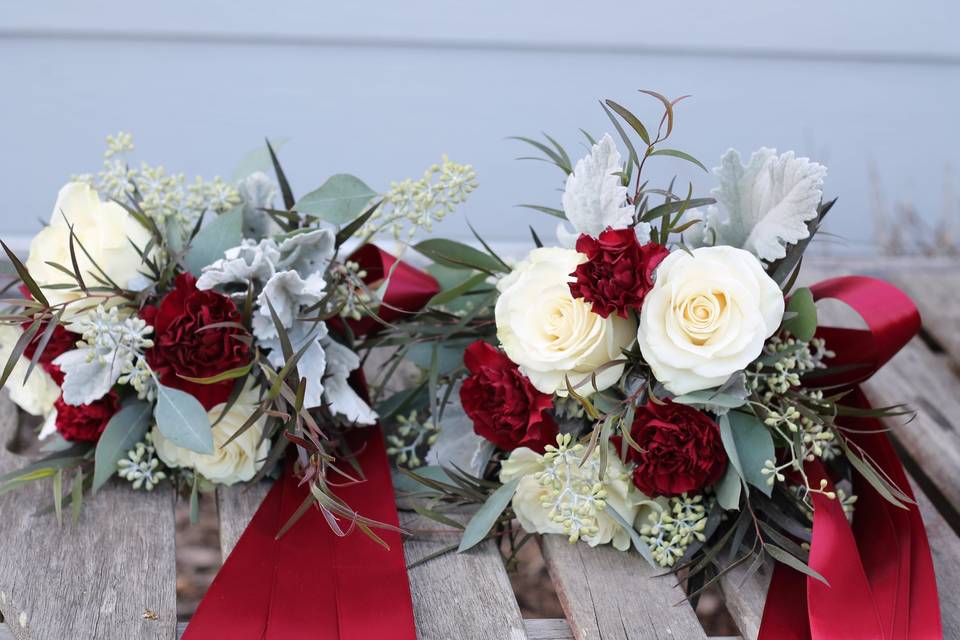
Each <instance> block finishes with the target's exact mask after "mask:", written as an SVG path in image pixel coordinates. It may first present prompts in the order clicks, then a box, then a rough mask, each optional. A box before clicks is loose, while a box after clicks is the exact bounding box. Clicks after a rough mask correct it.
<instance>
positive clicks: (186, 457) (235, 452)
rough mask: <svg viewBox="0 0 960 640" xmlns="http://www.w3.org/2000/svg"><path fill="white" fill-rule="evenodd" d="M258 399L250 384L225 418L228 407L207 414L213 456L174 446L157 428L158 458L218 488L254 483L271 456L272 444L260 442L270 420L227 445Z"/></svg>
mask: <svg viewBox="0 0 960 640" xmlns="http://www.w3.org/2000/svg"><path fill="white" fill-rule="evenodd" d="M258 399H259V392H258V391H257V389H256V387H254V386H253V385H252V384H251V383H249V382H248V383H247V386H246V387H245V388H244V390H243V392H241V394H240V396H239V397H238V398H237V401H236V402H234V403H233V406H231V407H230V410H229V411H227V413H226V415H224V416H223V418H220V414H221V413H223V408H224V406H225V404H218V405H217V406H215V407H213V408H212V409H210V411H208V412H207V417H208V418H209V419H210V424H211V425H212V429H213V453H212V454H209V455H208V454H202V453H196V452H194V451H191V450H189V449H185V448H183V447H179V446H177V445H175V444H173V443H172V442H170V440H168V439H167V438H165V437H164V435H163V434H162V433H161V432H160V429H158V428H157V427H154V428H153V431H152V432H151V434H152V437H153V446H154V447H155V448H156V450H157V455H158V456H159V457H160V459H161V460H163V463H164V464H165V465H167V466H168V467H184V468H188V469H193V470H194V471H196V472H197V473H199V474H200V475H202V476H203V477H204V478H206V479H207V480H210V481H211V482H214V483H216V484H224V485H231V484H236V483H237V482H246V481H248V480H251V479H253V476H254V475H256V473H257V471H258V470H259V469H260V467H261V466H263V462H264V460H265V459H266V457H267V454H268V453H269V452H270V441H269V440H264V441H263V442H260V440H261V436H262V435H263V427H264V424H265V423H266V416H261V417H260V418H259V419H257V421H256V422H254V423H253V425H251V426H250V427H249V428H248V429H247V430H246V431H244V432H243V433H242V434H240V435H239V436H237V438H236V439H235V440H233V441H232V442H231V443H230V444H228V445H226V446H223V445H224V443H225V442H226V441H227V440H228V439H230V437H231V436H232V435H233V434H234V433H236V431H237V429H239V428H240V427H241V426H243V424H244V422H246V420H247V418H249V417H250V416H251V415H252V414H253V412H254V410H255V409H256V407H257V404H258ZM218 419H220V421H219V422H217V420H218Z"/></svg>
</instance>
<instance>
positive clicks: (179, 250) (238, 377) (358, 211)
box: [0, 134, 476, 637]
mask: <svg viewBox="0 0 960 640" xmlns="http://www.w3.org/2000/svg"><path fill="white" fill-rule="evenodd" d="M132 148H133V146H132V141H131V138H130V136H129V135H126V134H119V135H117V136H111V137H109V138H108V149H107V152H106V159H105V162H104V168H103V170H102V171H100V172H99V173H97V174H96V175H84V176H78V177H75V178H73V179H71V181H70V182H69V183H67V184H66V185H65V186H64V187H63V188H62V189H61V190H60V193H59V194H58V196H57V199H56V203H55V205H54V207H53V212H52V213H51V215H50V218H49V221H48V223H47V225H46V226H45V227H44V228H43V230H42V231H40V232H39V233H38V234H37V235H36V236H35V237H34V238H33V240H32V242H31V244H30V251H29V256H28V257H27V259H26V261H21V260H20V259H19V258H18V257H17V255H16V254H15V253H14V252H13V251H11V250H10V249H9V248H8V247H7V246H6V245H5V244H4V245H3V247H4V249H5V250H6V254H7V257H8V259H9V260H10V261H11V262H12V263H13V265H14V267H15V269H16V273H17V275H18V280H17V281H15V282H14V283H12V284H11V286H8V289H9V288H11V287H12V286H15V285H17V284H19V285H20V288H21V291H22V297H9V298H8V299H6V300H4V304H5V305H6V310H5V311H4V312H3V324H2V326H0V346H2V350H3V352H4V353H3V357H2V362H3V363H5V366H4V368H3V371H2V375H0V385H5V386H6V387H7V389H8V390H9V394H10V398H11V399H12V401H13V402H14V403H16V404H17V405H18V406H19V407H20V408H21V409H22V410H23V411H24V412H26V413H28V414H32V415H34V416H37V417H38V419H39V420H41V421H42V428H41V429H40V433H39V436H40V439H41V440H42V442H43V446H42V451H43V454H44V455H43V456H42V457H41V458H40V459H39V460H37V461H36V462H33V463H32V464H30V465H27V466H26V467H24V468H23V469H19V470H15V471H13V472H10V473H8V474H6V475H4V476H2V477H0V492H5V491H8V490H12V489H14V488H16V487H18V486H20V485H22V484H24V483H27V482H31V481H37V480H42V479H50V480H52V487H53V501H54V510H55V511H56V514H57V518H58V519H60V518H61V514H62V506H63V504H64V503H72V506H73V514H74V518H75V519H76V518H77V517H78V515H79V513H80V505H81V503H82V500H83V499H84V497H85V496H89V495H91V494H95V493H97V491H98V490H100V489H101V488H102V487H103V486H104V484H105V483H106V482H107V481H108V480H109V479H110V478H111V477H113V476H119V477H120V478H121V479H122V480H124V481H126V482H127V483H128V486H129V487H130V488H131V489H133V490H140V491H151V490H154V489H155V488H156V487H157V486H158V485H160V484H162V483H172V484H173V485H174V486H175V487H176V488H177V489H178V490H179V491H181V492H182V493H183V494H184V495H185V496H190V500H191V506H192V507H193V508H192V512H193V516H194V517H196V507H197V495H198V492H200V491H209V490H212V489H213V488H215V487H216V486H226V485H234V484H237V483H245V482H253V481H256V480H258V479H260V478H263V477H265V476H269V477H271V478H278V477H280V476H284V479H282V480H278V481H277V483H276V484H275V489H274V491H273V492H271V494H270V496H268V498H267V499H266V501H265V502H264V507H262V508H261V511H260V512H258V514H257V518H260V517H264V518H268V520H267V521H266V524H265V525H264V528H267V529H268V530H269V533H270V535H269V536H267V537H266V538H262V537H261V538H258V537H257V531H256V530H257V529H259V528H260V525H259V524H256V525H255V526H251V529H248V533H249V532H250V531H251V530H253V531H252V533H251V535H250V539H251V540H252V542H251V543H244V540H241V542H240V544H239V545H238V548H237V551H235V552H234V554H232V555H231V557H230V561H228V563H227V565H226V566H225V570H224V574H223V575H222V576H221V577H223V576H227V577H224V578H223V579H222V580H221V579H220V578H218V581H217V583H216V584H215V585H214V587H213V589H212V590H211V593H217V595H216V596H215V597H213V598H211V599H210V602H212V604H210V605H209V606H207V609H208V610H215V609H216V608H217V607H218V606H226V607H227V608H228V609H229V607H230V606H231V604H230V602H231V601H230V599H229V597H224V594H225V593H229V592H231V591H233V590H235V589H240V590H241V591H242V592H244V593H247V594H249V593H250V589H251V588H252V587H251V586H249V584H247V583H246V581H247V580H251V581H253V582H257V586H258V587H259V588H262V589H265V590H266V591H265V593H266V594H267V595H266V598H267V600H268V599H269V594H270V592H271V589H272V587H271V585H272V583H273V581H276V580H284V579H286V580H292V581H293V582H294V583H301V582H304V581H306V580H307V579H310V580H311V581H313V580H314V578H315V576H314V575H306V574H304V573H303V572H304V571H312V570H313V569H314V566H313V565H311V564H310V562H304V563H302V566H303V570H302V571H300V573H297V571H296V570H294V572H293V573H292V574H287V575H285V574H284V573H283V570H282V569H278V570H274V565H272V564H270V563H266V564H265V563H263V562H262V561H259V563H258V564H257V566H258V567H263V568H264V569H265V570H266V571H267V575H266V576H265V577H264V579H263V580H262V581H257V580H256V578H257V576H255V575H252V574H251V575H243V574H242V572H241V574H242V575H240V576H238V577H229V576H231V575H233V573H232V572H233V571H234V570H233V569H228V568H229V567H242V566H244V562H245V560H244V558H245V557H246V558H247V559H248V560H249V559H250V558H259V557H264V556H265V554H269V552H270V549H271V548H272V545H274V544H275V540H274V536H278V537H279V535H281V534H284V533H285V532H286V531H287V530H288V529H290V528H291V527H292V526H293V525H294V523H295V522H297V521H298V520H301V519H303V520H307V521H309V522H307V523H306V524H304V525H302V526H303V527H304V529H303V532H300V533H299V535H301V536H305V537H307V538H309V539H310V540H312V541H314V542H312V543H311V544H315V543H316V541H317V540H319V539H320V538H321V537H322V536H324V535H328V536H334V537H336V538H342V537H346V535H347V534H348V533H350V532H351V531H352V530H354V529H358V530H360V531H361V532H362V533H363V534H365V535H366V536H369V537H370V538H371V539H372V540H374V541H375V542H378V543H380V544H382V545H383V546H390V547H392V549H391V555H390V557H389V559H386V560H385V559H384V558H382V557H381V558H374V556H371V557H370V562H371V563H372V566H373V568H374V569H376V568H377V567H378V566H380V565H386V566H389V567H390V568H391V570H393V575H385V573H387V572H385V571H383V570H382V569H381V570H377V571H376V575H377V579H378V580H382V581H383V582H384V583H387V584H390V585H393V587H394V588H395V589H396V594H397V595H396V598H395V599H396V601H397V603H398V604H397V605H395V607H394V609H395V610H396V611H398V612H399V613H398V615H399V617H400V622H399V626H400V627H402V626H407V627H409V629H410V632H411V633H412V613H411V611H410V606H409V591H408V587H407V583H406V575H405V573H404V571H403V560H402V548H401V545H400V543H399V534H398V532H399V529H398V528H397V517H396V510H395V507H394V504H393V492H392V488H391V486H390V480H389V475H388V474H387V473H386V470H387V467H386V458H385V456H384V455H383V445H382V443H381V442H380V440H381V436H380V433H379V429H378V428H375V427H374V425H375V424H376V423H377V418H378V416H377V413H376V412H375V411H374V410H373V408H372V407H371V405H370V402H369V398H368V396H367V391H366V386H365V383H364V381H363V378H362V375H361V373H360V370H359V368H360V364H361V358H360V355H359V354H358V345H359V344H360V343H361V342H362V340H363V337H364V336H365V335H367V334H372V333H376V331H377V330H378V329H380V328H381V327H382V326H386V325H388V324H389V323H390V322H391V321H393V322H396V321H397V319H399V318H401V317H402V316H403V315H404V314H405V313H407V312H410V311H413V310H416V309H417V308H419V306H421V305H422V304H423V303H424V302H425V301H426V300H427V299H429V298H430V297H431V296H432V295H433V294H434V293H435V292H436V283H435V282H434V281H433V279H432V278H431V277H430V276H428V275H427V274H424V273H422V272H419V271H417V270H415V269H413V268H412V267H410V266H409V265H407V264H406V263H403V262H401V261H400V260H398V259H396V258H394V257H393V256H391V255H389V254H387V253H386V252H384V251H382V250H381V249H379V248H378V247H376V246H374V245H372V244H370V240H371V239H372V238H373V237H374V236H376V235H377V234H378V233H387V234H392V235H393V236H394V238H395V239H405V238H406V237H408V236H410V235H412V234H413V233H414V232H415V231H417V230H419V229H427V230H429V228H430V227H431V225H432V224H433V223H434V222H435V221H438V220H440V219H442V218H443V217H444V216H445V215H447V214H448V213H450V212H451V211H452V210H454V209H455V208H456V206H457V205H458V204H459V203H461V202H463V200H464V199H465V198H466V197H467V196H468V195H469V193H470V192H471V191H472V190H473V189H474V188H475V186H476V182H475V174H474V172H473V169H472V168H471V167H469V166H466V165H459V164H456V163H454V162H451V161H450V160H448V159H447V158H444V159H443V161H442V162H441V163H439V164H436V165H434V166H432V167H430V168H429V169H428V170H427V172H426V174H425V175H424V177H423V178H422V179H419V180H405V181H403V182H397V183H394V184H392V185H391V186H390V188H389V189H388V190H387V191H386V193H382V194H378V193H377V192H375V191H374V190H373V189H371V188H370V187H369V186H367V185H366V184H365V183H364V182H363V181H361V180H360V179H358V178H356V177H354V176H351V175H347V174H337V175H333V176H331V177H330V178H329V179H327V180H326V181H325V182H324V183H323V184H322V185H321V186H320V187H318V188H317V189H315V190H313V191H311V192H309V193H307V194H305V195H303V196H302V197H300V198H299V199H296V198H294V196H293V191H292V189H291V186H290V184H289V183H288V181H287V179H286V177H285V174H284V172H283V169H282V168H281V166H280V163H279V161H278V159H277V156H276V153H275V151H274V149H273V147H272V146H270V144H269V142H268V143H267V147H266V149H263V150H261V151H258V152H256V153H254V154H253V155H252V156H251V157H250V158H248V160H247V162H246V165H247V167H248V169H246V170H245V171H243V172H242V173H241V174H240V175H239V179H238V180H237V181H236V182H230V183H228V182H225V181H223V180H221V179H220V178H215V179H213V180H203V179H201V178H197V180H196V181H195V182H193V183H189V184H188V183H187V182H186V180H185V178H184V176H183V174H170V173H167V172H166V171H165V170H164V169H163V167H159V166H151V165H147V164H141V165H139V167H136V166H135V165H134V164H133V163H132V160H131V159H130V154H131V152H132ZM261 165H262V166H263V168H264V169H268V170H269V167H270V166H272V168H273V171H274V173H275V179H274V178H271V177H269V176H268V175H267V174H266V173H265V172H264V171H262V170H260V169H259V168H257V167H260V166H261ZM250 167H254V168H256V170H251V169H250ZM278 199H279V200H280V203H278V202H277V201H278ZM367 432H373V433H374V434H375V435H374V436H373V437H371V436H369V435H367V434H366V433H367ZM381 458H382V463H381ZM381 464H382V467H383V470H384V472H383V473H381V472H380V467H381ZM285 469H286V471H285ZM346 496H350V497H352V499H353V501H354V502H353V504H351V501H350V500H349V499H348V498H347V497H346ZM291 500H292V501H293V504H292V506H290V507H289V508H288V506H287V505H288V504H289V503H290V502H291ZM271 505H272V506H271ZM268 506H269V507H270V508H268ZM310 507H315V508H312V509H311V508H310ZM262 514H266V515H262ZM271 514H272V515H271ZM305 516H307V517H305ZM256 522H257V519H256V518H255V523H256ZM298 526H299V525H298ZM321 529H326V531H324V530H321ZM375 529H376V530H377V531H376V532H375V531H374V530H375ZM245 535H246V534H245ZM276 544H279V543H278V542H277V543H276ZM330 545H331V547H332V548H336V547H335V545H336V542H335V541H334V542H331V543H330ZM241 548H243V550H241ZM284 553H287V554H288V555H289V554H290V553H291V552H289V550H284ZM293 555H294V556H295V552H294V554H293ZM308 555H309V554H308ZM266 557H273V558H274V560H273V562H274V563H277V566H279V563H282V562H283V560H282V559H277V558H278V557H279V555H278V554H273V555H266ZM311 557H314V558H316V559H315V560H314V562H329V556H328V555H324V554H319V555H316V554H315V555H314V556H311ZM321 570H322V567H321ZM334 573H335V572H333V571H331V572H330V574H331V575H333V574H334ZM362 574H363V570H362V569H357V575H362ZM218 585H220V586H219V587H218ZM233 593H236V591H233ZM304 597H305V596H304ZM312 597H313V598H318V599H322V598H323V594H322V589H321V588H320V587H318V588H317V590H316V591H315V592H314V593H313V595H312ZM404 597H405V601H404ZM404 602H406V604H404ZM218 603H219V604H218ZM303 610H304V611H306V612H309V611H310V610H311V609H310V605H309V604H305V605H304V607H303ZM203 612H204V606H203V605H202V606H201V610H200V613H198V616H197V619H195V621H194V624H193V625H191V629H192V631H193V635H192V636H191V637H202V633H203V632H201V631H198V629H202V628H204V627H205V626H209V627H212V628H213V631H211V632H210V633H212V634H213V636H214V637H221V636H218V635H217V634H219V633H225V632H226V631H225V630H227V629H230V628H231V626H230V622H229V619H233V620H235V619H236V617H235V616H233V617H232V618H229V616H228V622H227V623H226V626H223V625H224V624H225V623H224V622H223V620H221V619H220V618H219V613H218V612H215V613H213V614H209V613H208V614H206V615H204V613H203ZM384 613H385V615H384V616H383V617H382V618H381V619H382V621H383V622H384V623H385V624H397V616H392V615H390V613H389V612H384ZM268 614H269V611H268V610H266V609H265V610H264V611H263V612H262V615H263V617H264V619H266V618H267V617H268ZM274 618H275V619H276V620H277V621H278V622H277V623H278V624H279V623H280V622H283V620H282V618H283V616H279V615H278V616H275V617H274ZM328 623H329V624H333V625H336V623H337V622H336V620H335V619H334V620H330V621H328ZM254 626H256V625H254ZM233 630H234V631H238V630H237V629H236V628H235V627H234V628H233Z"/></svg>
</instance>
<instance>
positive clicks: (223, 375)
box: [177, 360, 254, 384]
mask: <svg viewBox="0 0 960 640" xmlns="http://www.w3.org/2000/svg"><path fill="white" fill-rule="evenodd" d="M253 362H254V361H252V360H251V361H250V364H246V365H244V366H242V367H236V368H234V369H227V370H226V371H221V372H220V373H218V374H217V375H215V376H210V377H208V378H193V377H191V376H184V375H180V374H179V373H178V374H177V377H179V378H183V379H184V380H187V381H189V382H195V383H197V384H216V383H218V382H223V381H224V380H233V379H235V378H242V377H243V376H245V375H247V374H248V373H250V370H251V369H252V368H253Z"/></svg>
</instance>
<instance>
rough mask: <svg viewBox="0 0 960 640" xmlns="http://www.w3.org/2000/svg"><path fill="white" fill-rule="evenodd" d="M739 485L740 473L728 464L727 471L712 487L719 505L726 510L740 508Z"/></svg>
mask: <svg viewBox="0 0 960 640" xmlns="http://www.w3.org/2000/svg"><path fill="white" fill-rule="evenodd" d="M740 485H741V482H740V474H739V473H738V472H737V470H736V469H735V468H734V467H733V465H732V464H728V465H727V472H726V473H724V474H723V477H722V478H720V482H718V483H717V484H716V486H715V487H714V488H713V490H714V492H715V493H716V494H717V502H718V503H719V504H720V506H721V507H723V508H724V509H726V510H727V511H731V510H734V509H739V508H740Z"/></svg>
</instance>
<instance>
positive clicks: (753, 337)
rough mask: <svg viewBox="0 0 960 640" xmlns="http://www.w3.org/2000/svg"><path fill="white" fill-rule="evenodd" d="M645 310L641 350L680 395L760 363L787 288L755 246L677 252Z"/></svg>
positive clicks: (660, 271) (660, 274) (662, 266)
mask: <svg viewBox="0 0 960 640" xmlns="http://www.w3.org/2000/svg"><path fill="white" fill-rule="evenodd" d="M655 277H656V283H655V284H654V287H653V290H651V291H650V293H648V294H647V297H646V299H645V300H644V302H643V308H642V309H641V311H640V329H639V332H638V334H637V339H638V340H639V344H640V350H641V352H642V353H643V357H644V358H645V359H646V361H647V363H648V364H649V365H650V368H651V369H652V370H653V374H654V376H656V378H657V380H659V381H660V382H661V383H662V384H663V385H664V386H665V387H666V388H667V389H668V390H669V391H670V392H672V393H675V394H677V395H680V394H684V393H690V392H691V391H698V390H701V389H710V388H713V387H717V386H719V385H721V384H723V383H724V382H726V381H727V379H728V378H729V377H730V375H731V374H733V373H734V372H736V371H740V370H742V369H744V368H746V367H747V365H749V364H750V363H751V362H753V361H754V360H755V359H756V358H757V357H758V356H759V355H760V353H761V351H762V350H763V344H764V342H765V341H766V339H767V338H769V337H770V336H771V335H773V333H774V332H775V331H776V330H777V328H778V327H779V326H780V321H781V320H782V319H783V308H784V304H783V293H782V292H781V291H780V288H779V287H778V286H777V283H776V282H774V281H773V280H772V279H771V278H770V276H768V275H767V274H766V272H765V271H764V270H763V266H762V265H761V263H760V261H759V260H758V259H757V258H756V257H755V256H754V255H753V254H751V253H750V252H748V251H744V250H743V249H735V248H733V247H727V246H719V247H702V248H700V249H694V250H693V252H692V255H691V254H690V253H687V252H686V251H674V252H673V253H671V254H670V255H669V256H667V258H666V259H665V260H664V261H663V262H662V263H660V266H659V267H657V270H656V274H655Z"/></svg>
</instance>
